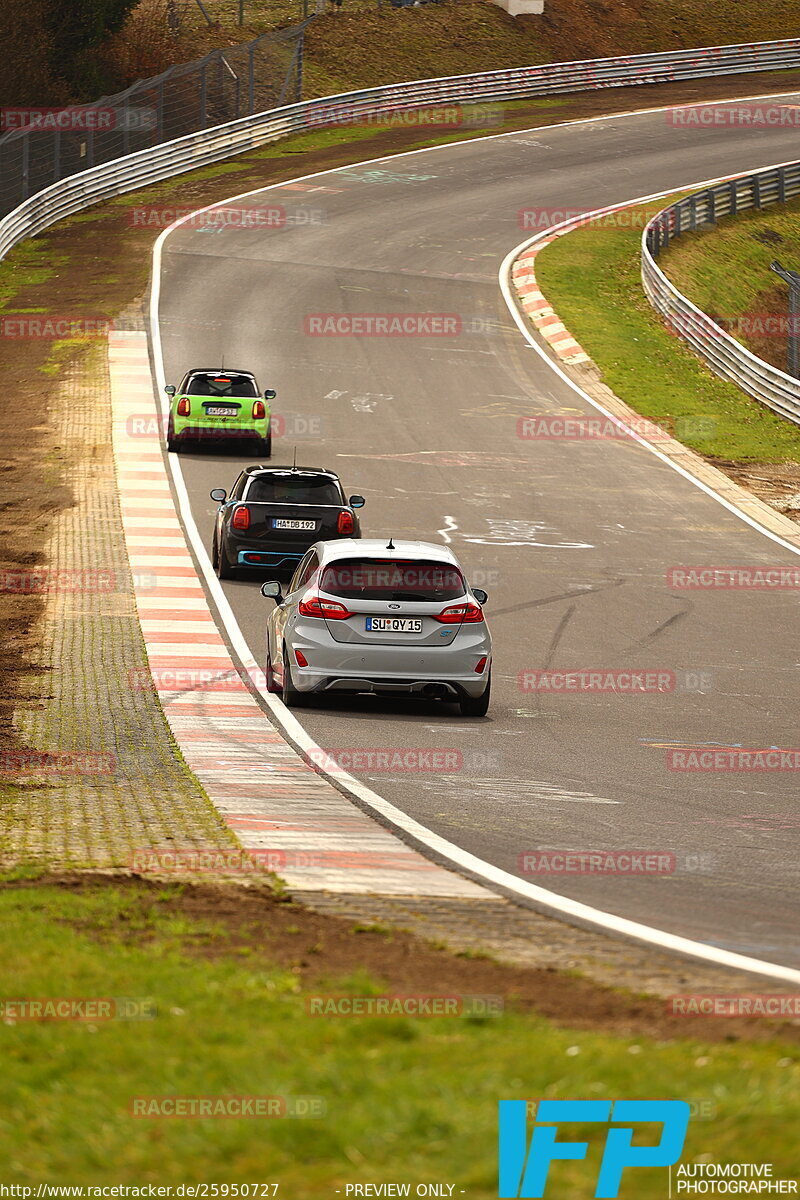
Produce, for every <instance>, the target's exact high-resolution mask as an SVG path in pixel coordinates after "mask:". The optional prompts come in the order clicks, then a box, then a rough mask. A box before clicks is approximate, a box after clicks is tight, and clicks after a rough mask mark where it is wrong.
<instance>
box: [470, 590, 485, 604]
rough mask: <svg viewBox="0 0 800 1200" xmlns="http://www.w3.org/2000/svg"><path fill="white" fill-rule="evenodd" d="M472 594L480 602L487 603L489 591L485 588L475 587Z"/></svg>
mask: <svg viewBox="0 0 800 1200" xmlns="http://www.w3.org/2000/svg"><path fill="white" fill-rule="evenodd" d="M472 594H473V596H474V597H475V599H476V600H477V601H478V604H485V603H486V601H487V600H488V599H489V593H488V592H485V591H484V590H483V588H473V589H472Z"/></svg>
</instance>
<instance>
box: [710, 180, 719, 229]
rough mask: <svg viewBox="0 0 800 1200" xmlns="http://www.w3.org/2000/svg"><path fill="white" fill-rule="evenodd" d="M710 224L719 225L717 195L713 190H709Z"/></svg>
mask: <svg viewBox="0 0 800 1200" xmlns="http://www.w3.org/2000/svg"><path fill="white" fill-rule="evenodd" d="M708 223H709V225H716V223H717V193H716V192H715V191H714V189H713V188H709V190H708Z"/></svg>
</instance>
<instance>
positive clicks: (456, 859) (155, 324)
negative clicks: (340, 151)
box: [150, 90, 800, 984]
mask: <svg viewBox="0 0 800 1200" xmlns="http://www.w3.org/2000/svg"><path fill="white" fill-rule="evenodd" d="M781 95H785V96H796V95H797V91H796V90H794V91H790V92H784V93H777V96H781ZM777 96H776V94H774V93H766V94H763V93H761V94H759V95H756V96H742V97H738V98H737V99H736V100H731V101H727V103H742V102H743V101H744V100H759V99H771V100H775V99H776V98H777ZM719 103H720V101H707V102H702V103H701V104H698V105H695V106H694V107H705V106H706V105H707V104H719ZM676 107H682V106H680V105H677V106H676V105H662V106H660V107H658V108H652V109H640V110H631V111H629V112H626V113H613V114H609V115H608V116H606V117H601V118H591V119H581V120H577V121H563V122H560V123H559V124H558V125H550V126H536V127H533V128H532V129H530V130H528V131H524V130H523V131H520V130H513V131H510V132H509V133H506V134H489V135H487V136H486V137H485V138H470V139H465V141H463V142H452V143H450V145H449V146H426V147H423V148H421V149H419V150H411V151H407V152H406V155H402V156H399V155H393V156H384V157H383V158H379V159H374V160H371V161H372V162H386V161H388V160H389V158H391V159H396V158H398V157H411V156H412V155H418V154H429V153H434V152H435V153H443V152H447V151H451V150H457V149H459V148H463V147H465V146H467V147H472V146H473V145H476V146H477V148H478V149H480V143H481V142H482V141H490V140H500V139H501V138H504V137H506V138H508V137H511V136H512V134H513V133H517V134H518V133H520V132H536V131H537V129H542V128H546V129H548V131H552V130H555V129H562V128H572V127H576V126H583V125H590V124H596V123H599V122H608V121H616V120H622V119H625V118H631V117H639V116H647V115H652V114H653V113H658V112H668V111H670V110H671V109H674V108H676ZM683 107H685V105H684V106H683ZM361 165H365V164H361ZM366 165H369V164H366ZM775 165H781V164H775ZM784 165H788V164H784ZM339 171H341V168H333V169H332V170H331V171H315V172H312V173H311V174H309V175H306V176H301V177H299V178H298V179H297V180H287V181H284V183H283V185H269V186H267V187H261V188H252V189H251V190H250V191H249V192H244V193H241V194H239V195H236V196H230V197H228V198H227V199H225V200H221V201H217V202H216V203H215V204H209V205H206V206H205V207H203V208H200V209H197V210H195V211H194V212H193V213H190V214H188V215H186V216H184V217H181V218H179V219H178V220H177V221H175V222H174V223H173V224H172V225H170V226H168V227H167V229H165V230H163V232H162V233H161V234H160V235H159V237H158V238H157V239H156V242H155V244H154V246H153V280H152V287H151V290H150V331H151V337H152V343H153V359H154V366H155V374H156V391H157V399H158V403H159V405H160V406H161V412H162V415H163V413H164V401H163V387H164V385H165V383H166V380H165V376H164V359H163V350H162V345H161V336H160V328H159V311H158V310H159V300H160V294H161V260H162V254H163V247H164V243H165V242H166V240H167V238H168V237H169V235H170V234H171V233H172V232H173V231H174V230H176V229H178V228H180V226H182V225H183V224H184V223H185V222H186V221H187V220H189V219H191V218H193V217H196V216H198V215H201V214H202V213H204V212H209V211H211V210H212V209H214V208H218V207H220V206H221V205H225V204H231V203H233V202H234V201H237V200H243V199H245V198H247V197H249V196H254V195H257V194H259V193H263V192H265V191H270V190H272V188H273V187H275V186H286V185H287V184H290V183H298V182H300V183H302V182H304V181H305V180H308V179H316V178H319V177H320V176H323V175H328V174H336V173H337V172H339ZM743 174H744V173H743ZM722 178H732V176H724V177H722ZM719 181H720V180H719V179H706V180H699V181H696V182H693V183H688V184H686V185H684V187H683V188H682V187H680V186H679V187H673V188H670V189H668V191H665V192H659V193H657V194H656V196H653V197H650V199H655V198H657V197H660V196H666V195H669V194H671V193H672V192H675V191H681V190H685V189H688V188H701V187H704V186H709V185H710V184H712V183H716V182H719ZM644 199H647V197H645V198H644ZM642 202H643V201H642V200H639V201H637V200H633V201H629V202H628V204H635V203H642ZM619 207H625V205H620V206H619ZM535 240H536V238H531V239H528V240H527V241H525V242H523V243H521V244H520V245H519V246H517V247H516V248H515V249H514V250H512V251H511V252H510V254H509V255H508V256H507V257H506V259H505V260H504V262H503V264H502V266H501V269H500V286H501V290H502V291H503V296H504V298H505V300H506V303H507V304H508V307H509V310H510V312H511V315H512V317H513V318H514V321H515V322H516V324H517V326H518V328H519V330H520V332H521V333H522V336H523V337H524V338H525V340H526V342H527V343H528V345H529V346H531V348H533V349H534V350H535V351H536V352H537V353H538V354H539V355H540V356H541V357H542V358H543V360H544V361H545V362H547V363H548V365H549V366H550V367H551V369H552V370H554V371H555V372H556V374H558V375H559V376H560V377H561V379H562V381H563V382H565V383H566V384H567V385H568V386H569V387H570V388H571V389H572V391H574V392H576V393H577V394H578V395H580V396H581V397H582V398H583V399H585V400H586V401H587V402H588V403H589V404H591V405H592V406H593V407H595V408H598V409H600V411H603V412H605V410H604V409H603V408H602V406H601V405H599V404H597V403H596V402H595V401H594V400H592V398H591V397H590V396H588V395H587V394H586V393H584V392H583V391H582V390H581V389H580V388H579V387H578V386H577V385H576V384H574V383H573V382H572V381H571V380H570V379H569V377H568V376H567V375H566V374H565V373H564V372H563V371H561V370H560V369H559V367H558V366H557V365H556V364H555V363H553V362H552V361H551V360H550V359H549V358H548V357H547V356H546V355H545V353H544V351H543V350H542V349H541V348H540V347H539V346H538V345H536V343H535V342H534V340H533V337H532V335H531V333H530V331H529V330H528V329H527V328H526V327H525V325H524V324H523V323H522V320H521V317H520V314H519V313H518V312H517V311H516V307H515V305H514V304H513V297H512V296H511V292H510V286H509V283H508V279H507V275H508V273H509V272H510V268H511V265H512V264H513V261H514V259H515V258H516V257H517V255H518V254H519V253H520V252H521V250H522V249H524V248H525V247H527V246H528V245H530V244H531V243H532V242H533V241H535ZM606 415H608V416H609V418H610V419H611V420H613V421H615V422H617V423H618V424H619V425H620V426H623V427H624V423H623V422H622V421H619V419H618V418H617V417H614V416H612V414H610V413H607V414H606ZM630 434H631V436H632V437H633V439H634V440H635V441H638V442H639V443H640V444H641V445H643V446H644V447H645V448H646V449H648V450H649V451H650V452H651V453H653V454H655V455H656V456H657V457H658V458H660V459H662V461H664V462H666V463H667V465H668V466H670V467H671V468H672V469H673V470H675V471H677V472H678V473H679V474H681V475H683V476H684V477H685V478H686V479H688V480H689V481H690V482H691V483H693V484H694V485H695V486H697V487H698V488H700V489H701V490H702V491H703V492H705V493H706V494H707V495H708V496H710V497H711V498H712V499H714V500H716V501H718V502H719V503H720V504H722V505H723V506H724V507H725V508H727V509H728V510H729V511H730V512H732V513H734V514H735V515H736V516H737V517H739V518H740V519H741V520H742V521H744V522H745V523H746V524H748V525H750V526H751V527H752V528H753V529H756V530H757V531H758V532H760V533H763V534H764V535H765V536H766V537H769V538H770V539H771V540H772V541H775V542H778V543H779V544H781V545H783V546H785V547H786V548H787V549H789V550H791V551H792V553H800V551H798V550H797V549H796V548H795V547H794V546H792V545H791V544H790V543H788V542H784V541H783V539H782V538H779V537H778V536H777V535H775V534H772V533H771V532H770V531H769V530H767V529H764V528H763V527H762V526H761V525H759V523H758V522H757V521H755V520H754V519H752V518H751V517H749V516H747V514H745V513H742V512H740V511H739V510H738V509H736V508H735V506H734V505H732V504H730V503H729V502H728V501H726V500H725V499H724V498H723V497H721V496H718V495H717V494H716V493H715V492H714V491H713V490H711V489H710V488H708V487H707V486H706V485H704V484H703V483H701V482H700V481H699V480H697V479H695V478H694V476H692V475H691V474H689V473H688V472H687V471H685V470H683V468H681V467H679V466H678V465H677V464H675V463H673V462H671V461H670V460H669V459H668V458H666V457H665V456H664V455H662V454H660V453H659V452H658V451H657V450H656V449H655V448H654V447H653V446H651V445H650V444H649V443H648V442H646V441H645V440H644V439H643V438H641V437H639V436H638V435H637V434H636V433H634V432H633V431H632V430H631V431H630ZM174 458H175V456H174V455H171V456H167V459H168V466H169V471H170V473H171V474H172V478H173V483H174V487H175V492H176V496H177V500H178V506H179V509H180V514H181V519H182V522H183V526H184V529H185V532H186V535H187V538H188V539H189V541H190V543H191V545H192V549H193V550H194V553H195V556H196V558H197V562H198V565H199V567H200V570H201V571H202V574H203V577H204V579H205V582H206V587H207V589H208V592H209V594H210V595H211V597H212V599H213V601H214V603H215V605H216V608H217V611H218V613H219V616H220V620H221V621H222V623H223V625H224V626H225V630H226V633H227V635H228V638H229V640H230V642H231V645H232V647H233V651H234V653H235V655H236V657H237V658H238V659H239V660H240V661H241V663H242V665H243V666H247V665H248V664H253V665H255V660H254V658H253V655H252V652H251V650H250V648H249V646H248V644H247V641H246V639H245V637H244V634H243V633H242V631H241V628H240V627H239V623H238V621H237V620H236V616H235V614H234V612H233V609H232V608H231V606H230V602H229V601H228V598H227V596H226V595H225V593H224V591H223V589H222V587H221V586H220V583H219V580H218V579H217V578H216V575H214V573H213V571H212V569H211V560H210V558H209V556H208V552H207V550H206V548H205V545H204V544H203V541H202V538H201V537H200V533H199V530H198V528H197V524H196V522H195V519H194V515H193V513H192V508H191V501H190V499H189V493H188V491H187V488H186V482H185V480H184V478H183V473H182V471H181V468H180V463H179V462H177V461H171V460H172V459H174ZM257 690H258V692H259V694H260V696H261V698H262V700H263V701H264V703H265V704H266V705H267V706H268V707H269V708H270V710H271V711H272V713H273V716H274V718H275V720H276V722H277V723H278V725H279V726H280V728H281V729H282V731H283V733H284V736H285V737H286V738H287V740H288V741H289V742H290V744H293V745H294V746H295V747H297V748H298V749H299V750H300V751H301V752H302V753H303V754H304V755H305V757H306V758H307V759H308V760H309V761H310V760H311V755H312V754H314V753H316V754H319V753H321V747H319V746H318V745H317V744H316V742H314V740H313V739H312V738H311V737H310V736H309V734H308V733H307V732H306V730H305V729H304V728H303V726H302V725H301V724H300V722H299V721H298V720H297V718H296V717H295V716H294V715H293V714H292V713H291V712H290V711H289V710H288V709H287V708H286V706H285V705H284V704H282V703H281V702H280V701H279V700H278V698H277V697H276V696H273V695H271V694H270V693H268V692H266V690H264V689H263V688H262V687H260V686H259V687H258V688H257ZM531 715H535V714H531ZM337 782H338V784H339V786H340V787H341V788H342V790H344V791H345V792H346V794H348V795H349V796H350V798H351V799H353V800H354V801H356V803H358V804H359V805H360V807H362V808H366V809H367V810H368V811H370V812H372V813H374V814H377V815H379V816H380V817H381V818H382V819H383V820H384V821H385V822H386V823H387V824H388V825H390V826H391V827H392V828H393V829H395V830H396V831H399V832H400V834H401V835H403V836H404V837H405V839H406V840H409V841H411V842H413V843H416V844H417V845H421V846H423V847H425V848H426V849H427V850H428V851H429V852H431V853H432V854H433V855H434V856H436V857H437V858H439V859H443V860H444V861H445V862H448V863H450V864H454V865H455V866H456V868H457V869H459V870H461V871H462V872H463V873H464V874H466V875H468V876H471V877H473V878H476V879H479V880H480V881H481V882H482V883H484V884H489V885H494V887H495V888H496V889H497V890H498V891H500V892H502V893H503V894H505V895H510V896H512V897H515V898H518V899H523V900H527V901H529V902H531V903H533V904H534V905H535V906H537V907H539V908H543V909H544V910H545V911H547V912H550V913H556V914H558V915H560V916H564V917H568V918H572V919H573V920H574V921H576V922H577V923H579V924H583V925H589V926H593V927H599V928H602V929H604V930H606V931H607V932H611V933H616V934H620V935H622V936H624V937H630V938H633V939H635V940H637V941H642V942H646V943H648V944H650V945H653V946H656V947H658V948H659V949H662V950H671V951H674V952H676V953H678V954H684V955H688V956H689V957H692V958H699V959H701V960H703V961H705V962H711V963H716V964H717V965H719V966H725V967H730V968H732V969H734V970H741V971H747V972H750V973H753V974H757V975H765V976H768V977H770V978H774V979H781V980H783V981H785V982H787V983H796V984H800V970H798V969H796V968H793V967H787V966H783V965H781V964H779V963H769V962H765V961H764V960H762V959H757V958H752V957H750V956H748V955H743V954H738V953H736V952H735V951H731V950H726V949H723V948H720V947H718V946H713V945H710V944H708V943H704V942H698V941H695V940H693V939H691V938H686V937H682V936H681V935H679V934H673V933H669V932H667V931H666V930H660V929H656V928H654V927H653V926H649V925H644V924H642V923H641V922H639V921H632V920H629V919H628V918H626V917H620V916H617V915H616V914H615V913H609V912H605V911H604V910H602V909H599V908H595V907H593V906H591V905H588V904H583V903H581V902H580V901H576V900H572V899H570V898H569V897H567V896H561V895H559V894H558V893H556V892H552V891H550V890H548V889H547V888H543V887H540V886H538V885H535V884H531V883H529V882H527V881H526V880H522V879H519V878H518V877H517V876H515V875H512V874H511V873H510V872H508V871H504V870H502V869H501V868H499V867H495V866H494V865H493V864H492V863H489V862H486V861H485V860H483V859H480V858H478V857H477V856H476V855H474V854H470V853H469V852H468V851H466V850H462V849H461V847H460V846H457V845H455V843H453V842H450V841H448V840H447V839H446V838H443V837H440V836H439V835H438V834H436V833H434V831H433V830H431V829H428V828H426V826H424V825H422V824H421V823H420V822H418V821H415V820H414V819H413V818H412V817H410V816H409V815H408V814H407V813H405V812H403V811H402V809H399V808H397V807H396V806H395V805H393V804H390V803H389V802H388V801H387V800H384V798H383V797H382V796H380V795H378V793H377V792H374V791H373V790H372V789H371V788H369V787H367V786H366V784H364V783H362V782H361V781H360V780H358V779H356V778H355V777H352V776H349V777H348V776H345V775H344V774H342V775H339V776H337Z"/></svg>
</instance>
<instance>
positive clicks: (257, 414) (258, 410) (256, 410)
mask: <svg viewBox="0 0 800 1200" xmlns="http://www.w3.org/2000/svg"><path fill="white" fill-rule="evenodd" d="M266 415H267V410H266V409H265V408H264V401H263V400H256V402H255V404H254V405H253V420H254V421H263V420H264V417H265V416H266Z"/></svg>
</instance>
